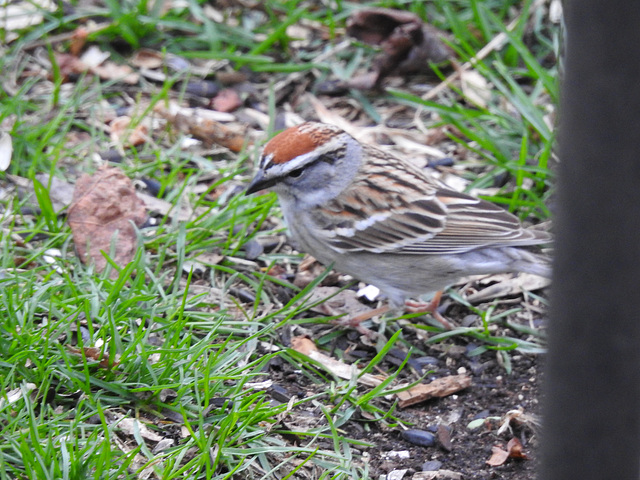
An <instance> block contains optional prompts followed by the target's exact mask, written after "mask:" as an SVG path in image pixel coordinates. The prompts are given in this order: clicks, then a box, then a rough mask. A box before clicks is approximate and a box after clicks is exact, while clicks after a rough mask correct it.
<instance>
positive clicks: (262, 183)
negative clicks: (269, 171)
mask: <svg viewBox="0 0 640 480" xmlns="http://www.w3.org/2000/svg"><path fill="white" fill-rule="evenodd" d="M277 181H278V180H277V179H276V178H268V177H265V175H264V172H263V171H262V170H258V173H256V176H255V177H253V180H251V183H249V186H248V187H247V190H246V191H245V192H244V194H245V195H251V194H252V193H256V192H258V191H260V190H264V189H265V188H269V187H271V186H273V185H275V183H276V182H277Z"/></svg>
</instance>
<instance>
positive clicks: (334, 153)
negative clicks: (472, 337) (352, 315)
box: [246, 122, 552, 328]
mask: <svg viewBox="0 0 640 480" xmlns="http://www.w3.org/2000/svg"><path fill="white" fill-rule="evenodd" d="M262 190H270V191H275V192H276V193H277V196H278V200H279V204H280V207H281V210H282V214H283V217H284V221H285V224H286V226H287V229H288V231H289V234H290V236H291V238H292V240H293V244H294V246H295V247H296V248H297V249H298V250H301V251H303V252H306V253H309V254H310V255H312V256H313V257H314V258H316V259H317V260H318V261H319V262H321V263H322V264H325V265H328V266H333V268H334V269H335V270H337V271H339V272H342V273H345V274H348V275H351V276H352V277H355V278H356V279H359V280H361V281H363V282H366V283H369V284H372V285H374V286H376V287H377V288H378V289H379V290H380V291H381V292H382V293H383V294H384V295H385V296H386V297H387V299H388V305H387V306H386V307H382V308H380V309H376V310H375V314H378V313H382V312H384V311H387V310H393V311H397V310H403V309H406V308H408V307H411V306H414V307H415V305H417V304H416V303H411V302H412V300H411V299H413V298H418V297H419V296H421V295H425V294H428V293H433V294H434V299H433V301H432V302H431V303H430V304H428V305H425V306H424V307H425V308H424V311H425V312H426V311H430V312H431V313H432V315H434V316H435V317H436V318H437V319H438V320H439V321H440V322H441V323H442V324H443V326H445V327H446V328H451V325H450V323H449V322H448V321H446V320H445V319H444V318H443V317H442V316H441V315H440V314H437V312H436V307H437V304H438V303H439V301H440V296H441V295H442V290H443V289H444V288H445V287H447V286H449V285H451V284H453V283H455V282H456V281H457V280H459V279H460V278H462V277H466V276H468V275H480V274H495V273H506V272H527V273H531V274H535V275H539V276H543V277H550V276H551V266H550V260H549V258H548V257H546V256H545V255H543V254H540V253H535V252H533V251H531V248H529V247H531V246H534V245H541V244H548V243H551V241H552V237H551V235H550V234H549V233H548V232H545V231H542V230H536V229H531V228H525V227H524V226H523V225H522V224H521V223H520V221H519V220H518V218H517V217H516V216H515V215H513V214H511V213H509V212H508V211H506V210H504V209H503V208H501V207H499V206H497V205H495V204H493V203H491V202H489V201H487V200H483V199H480V198H477V197H474V196H472V195H469V194H466V193H461V192H458V191H456V190H453V189H452V188H450V187H448V186H447V185H446V184H445V183H443V182H441V181H440V180H438V179H436V178H435V177H433V176H432V175H431V174H430V173H429V172H427V171H426V170H425V169H421V168H419V167H418V166H417V165H415V164H414V162H412V161H411V159H409V158H407V157H405V156H396V155H392V154H391V153H388V152H387V151H385V150H382V149H380V148H379V147H377V146H374V145H369V144H365V143H361V142H359V141H358V140H356V139H355V138H354V137H353V136H351V135H350V134H348V133H347V132H345V131H344V130H343V129H341V128H339V127H337V126H334V125H330V124H327V123H320V122H306V123H302V124H299V125H296V126H293V127H290V128H288V129H286V130H284V131H282V132H280V133H279V134H277V135H276V136H274V137H273V138H272V139H271V140H270V141H268V142H267V143H266V145H265V146H264V148H263V150H262V153H261V155H260V159H259V163H258V169H257V172H256V173H255V176H254V177H253V179H252V180H251V181H250V183H249V185H248V187H247V189H246V194H247V195H249V194H252V193H255V192H258V191H262ZM367 318H370V316H367V317H362V318H358V319H354V320H353V322H352V323H350V324H353V325H358V324H359V323H360V322H361V321H362V320H364V319H367Z"/></svg>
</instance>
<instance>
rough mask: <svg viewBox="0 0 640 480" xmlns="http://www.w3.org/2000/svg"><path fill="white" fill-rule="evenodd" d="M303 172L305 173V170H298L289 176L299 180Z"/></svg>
mask: <svg viewBox="0 0 640 480" xmlns="http://www.w3.org/2000/svg"><path fill="white" fill-rule="evenodd" d="M303 171H304V169H303V168H296V169H295V170H293V171H291V172H290V173H289V176H290V177H293V178H298V177H299V176H300V175H302V172H303Z"/></svg>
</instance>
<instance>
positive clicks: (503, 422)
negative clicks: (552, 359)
mask: <svg viewBox="0 0 640 480" xmlns="http://www.w3.org/2000/svg"><path fill="white" fill-rule="evenodd" d="M512 300H513V299H512ZM468 314H469V311H468V310H466V309H465V308H463V307H461V306H460V305H453V306H452V308H450V309H448V311H447V317H448V318H449V319H451V320H454V321H455V322H463V321H464V317H465V316H467V315H468ZM420 320H421V319H420V318H418V319H414V320H413V322H415V323H420ZM510 321H513V319H510ZM535 323H536V325H537V326H540V328H543V324H544V320H543V319H536V322H535ZM304 327H307V328H308V329H309V330H307V331H308V332H311V336H312V337H316V336H320V335H322V333H323V329H324V330H325V331H326V329H327V328H335V327H328V326H322V325H311V326H309V325H304ZM285 328H296V327H285ZM412 328H413V327H411V325H405V326H404V327H403V333H404V338H405V340H407V341H408V343H409V344H412V345H413V346H414V348H416V349H417V351H418V352H420V353H414V354H413V356H412V360H411V362H409V368H408V369H405V370H406V372H407V373H406V374H405V373H403V374H401V375H400V377H401V379H406V381H414V380H415V379H416V377H419V375H420V374H427V373H428V374H427V380H432V379H436V378H445V377H448V376H451V375H456V374H460V373H466V374H468V375H470V376H471V378H472V382H471V385H470V387H468V388H466V389H465V390H463V391H461V392H459V393H457V394H454V395H450V396H447V397H444V398H437V399H430V400H427V401H425V402H422V403H419V404H417V405H414V406H411V407H408V408H404V409H402V408H396V409H395V415H396V416H397V418H398V419H400V420H402V421H403V422H405V424H406V427H405V428H402V427H400V426H385V425H383V424H382V423H381V422H370V421H368V419H367V418H366V415H360V416H358V415H357V414H356V415H355V416H354V417H353V419H352V420H350V421H349V422H347V423H346V424H344V425H342V426H341V432H342V433H343V434H344V436H345V437H348V438H352V439H357V440H362V441H365V442H369V443H371V444H373V445H374V446H372V447H359V446H355V447H354V451H353V455H354V458H356V459H357V461H358V462H360V463H361V464H362V465H364V464H365V463H366V464H367V465H368V467H369V473H370V478H379V476H381V475H387V478H389V479H392V478H393V479H400V478H404V479H422V478H453V479H455V478H460V479H465V480H473V479H478V480H480V479H505V480H509V479H514V480H515V479H518V480H529V479H534V478H535V470H536V466H537V463H538V451H537V447H538V442H539V429H540V425H539V414H540V376H541V362H542V360H543V355H537V354H521V353H518V352H517V351H511V352H510V353H509V356H508V358H509V360H510V368H511V371H510V373H508V372H507V366H506V365H505V364H504V361H503V360H501V359H502V358H503V357H502V356H501V355H500V354H499V353H497V352H496V351H492V350H489V351H485V352H484V353H482V354H480V355H471V353H472V352H473V350H475V349H476V348H477V347H478V346H480V345H481V342H476V341H475V340H473V339H469V338H468V337H464V336H454V337H452V338H450V339H447V340H446V341H443V342H442V343H436V344H432V345H425V343H424V340H423V339H424V335H419V334H416V335H414V334H412ZM492 333H493V334H494V335H496V336H500V335H503V334H504V335H508V336H510V337H517V336H518V334H517V333H515V332H514V331H513V330H512V329H510V328H508V327H506V326H501V327H498V328H497V329H496V330H495V331H494V332H492ZM291 334H292V333H291V332H286V333H285V334H284V336H285V337H286V336H287V335H291ZM294 334H295V333H294ZM522 338H524V337H522ZM362 339H363V337H362V336H361V335H360V334H358V333H357V332H355V331H353V330H351V331H349V330H345V331H343V332H342V334H341V335H340V336H338V337H337V338H336V339H335V340H334V343H333V344H332V345H331V347H330V349H328V351H327V353H329V354H331V353H333V354H335V352H336V351H342V352H343V355H345V360H346V359H348V358H350V360H353V359H357V358H360V359H361V360H362V361H363V362H364V361H367V360H370V359H371V358H373V356H374V355H375V353H376V352H375V349H374V348H373V347H371V346H367V345H366V343H367V342H366V341H365V342H364V343H363V342H362ZM344 352H347V353H346V354H345V353H344ZM403 357H404V353H403V351H400V350H399V349H398V350H393V351H392V352H390V353H389V354H388V355H387V357H386V358H385V360H384V362H383V363H382V364H381V365H380V367H381V369H383V370H384V369H387V371H388V372H393V371H395V370H396V369H397V367H398V365H399V364H400V363H401V361H402V359H403ZM419 369H421V371H419ZM270 373H271V378H272V380H273V381H274V382H275V383H276V384H277V385H278V386H279V388H281V389H282V390H284V391H286V392H287V394H289V395H298V396H300V395H305V394H306V395H314V394H318V393H322V392H323V391H326V385H317V384H312V383H311V382H310V381H309V380H308V378H307V377H306V376H305V375H304V374H303V373H302V372H301V371H300V370H296V369H294V368H292V367H291V365H290V364H288V363H285V362H275V363H273V364H272V365H271V366H270ZM403 377H404V378H403ZM327 397H328V396H327ZM320 401H322V400H320ZM378 401H379V404H378V406H379V407H380V408H381V409H382V410H388V409H389V408H390V407H391V406H392V404H393V401H392V400H391V399H389V400H388V401H387V400H386V399H378ZM327 405H328V406H329V407H330V404H327ZM298 413H299V414H301V415H302V413H301V412H298ZM303 415H310V416H313V415H318V412H304V414H303ZM319 416H321V414H320V415H319ZM481 419H484V422H482V421H481ZM300 421H301V422H302V421H303V420H300ZM474 421H476V422H474ZM290 422H291V423H293V424H296V423H297V419H296V418H295V416H294V417H293V418H292V419H291V420H290ZM471 422H474V425H473V426H474V427H475V428H470V423H471ZM406 428H410V429H417V430H422V431H426V432H430V433H432V434H433V435H434V436H435V443H434V444H433V445H432V446H421V445H416V442H419V441H420V439H422V438H423V435H426V436H427V437H429V434H428V433H427V434H424V433H420V432H419V433H418V434H416V438H417V440H415V439H414V436H412V434H411V432H409V434H407V433H406V432H405V431H404V430H406ZM513 438H517V439H518V440H519V441H520V442H521V444H522V446H523V449H522V452H523V456H524V457H526V458H508V459H507V460H506V461H505V462H504V464H501V465H496V466H491V465H489V464H488V463H487V461H488V460H489V459H490V458H491V457H492V449H493V448H494V447H499V448H501V449H503V450H506V449H507V443H508V442H509V440H511V439H513ZM410 440H413V441H410ZM327 447H328V448H329V449H331V446H330V445H329V444H327ZM403 470H406V471H404V472H403ZM433 471H439V476H430V475H431V474H432V473H433ZM420 472H422V473H420Z"/></svg>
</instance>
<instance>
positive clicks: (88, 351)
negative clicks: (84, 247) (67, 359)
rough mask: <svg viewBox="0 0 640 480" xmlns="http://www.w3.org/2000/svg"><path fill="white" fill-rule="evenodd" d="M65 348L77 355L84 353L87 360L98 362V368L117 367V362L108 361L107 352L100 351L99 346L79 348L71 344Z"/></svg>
mask: <svg viewBox="0 0 640 480" xmlns="http://www.w3.org/2000/svg"><path fill="white" fill-rule="evenodd" d="M67 350H69V352H71V353H72V354H74V355H79V356H82V355H83V353H84V356H85V357H86V358H87V359H88V360H93V361H95V362H98V366H99V367H100V368H105V369H111V368H114V367H117V366H118V364H119V362H113V363H111V362H110V361H109V354H108V353H106V352H105V353H102V349H101V348H97V347H84V348H82V349H80V348H76V347H72V346H67Z"/></svg>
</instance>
